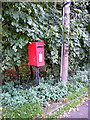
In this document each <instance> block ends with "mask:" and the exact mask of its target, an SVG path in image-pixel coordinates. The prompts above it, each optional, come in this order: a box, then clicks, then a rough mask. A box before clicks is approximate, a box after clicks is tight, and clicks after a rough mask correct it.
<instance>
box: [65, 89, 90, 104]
mask: <svg viewBox="0 0 90 120" xmlns="http://www.w3.org/2000/svg"><path fill="white" fill-rule="evenodd" d="M87 92H88V89H87V88H86V87H84V88H82V89H81V90H79V91H78V92H75V93H73V94H71V95H68V96H66V99H65V100H64V102H65V101H66V102H68V101H70V100H73V99H75V98H77V97H78V96H80V95H82V94H83V93H87Z"/></svg>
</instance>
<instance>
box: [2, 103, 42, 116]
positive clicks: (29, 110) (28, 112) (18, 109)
mask: <svg viewBox="0 0 90 120" xmlns="http://www.w3.org/2000/svg"><path fill="white" fill-rule="evenodd" d="M2 112H3V115H2V118H34V117H36V116H38V115H42V114H43V110H42V109H41V107H40V106H39V105H38V104H33V103H25V104H24V105H23V106H14V107H10V106H5V107H3V109H2Z"/></svg>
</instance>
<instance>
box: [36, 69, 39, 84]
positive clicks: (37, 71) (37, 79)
mask: <svg viewBox="0 0 90 120" xmlns="http://www.w3.org/2000/svg"><path fill="white" fill-rule="evenodd" d="M36 81H37V86H38V85H39V67H36Z"/></svg>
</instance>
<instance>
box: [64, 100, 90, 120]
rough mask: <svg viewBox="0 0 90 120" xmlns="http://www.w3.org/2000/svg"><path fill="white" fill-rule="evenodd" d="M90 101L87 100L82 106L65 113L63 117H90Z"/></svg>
mask: <svg viewBox="0 0 90 120" xmlns="http://www.w3.org/2000/svg"><path fill="white" fill-rule="evenodd" d="M89 103H90V101H89V102H88V101H85V102H84V103H83V104H82V105H81V106H78V107H76V108H75V109H72V110H71V111H70V112H68V113H65V114H64V115H63V117H62V118H90V117H88V116H89V111H88V108H89V107H88V106H89V105H88V104H89Z"/></svg>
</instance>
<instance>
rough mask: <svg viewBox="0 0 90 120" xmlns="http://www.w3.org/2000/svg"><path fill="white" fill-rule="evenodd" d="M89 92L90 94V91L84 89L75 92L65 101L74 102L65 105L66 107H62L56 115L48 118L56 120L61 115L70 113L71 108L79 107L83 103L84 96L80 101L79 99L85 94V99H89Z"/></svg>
mask: <svg viewBox="0 0 90 120" xmlns="http://www.w3.org/2000/svg"><path fill="white" fill-rule="evenodd" d="M87 92H88V89H87V88H85V87H84V88H83V89H81V90H80V91H78V92H75V93H73V94H71V95H68V96H67V97H66V99H65V100H64V102H69V101H70V100H73V101H72V102H71V103H67V105H65V106H64V107H61V108H60V109H59V110H57V112H55V113H54V114H52V115H49V116H47V118H56V117H58V116H59V115H61V114H63V113H64V112H66V111H68V110H69V109H70V108H73V107H74V106H76V105H78V104H79V103H81V102H82V101H83V99H84V97H83V96H82V97H81V98H80V99H78V98H77V97H79V96H80V95H82V94H83V93H85V97H87Z"/></svg>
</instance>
